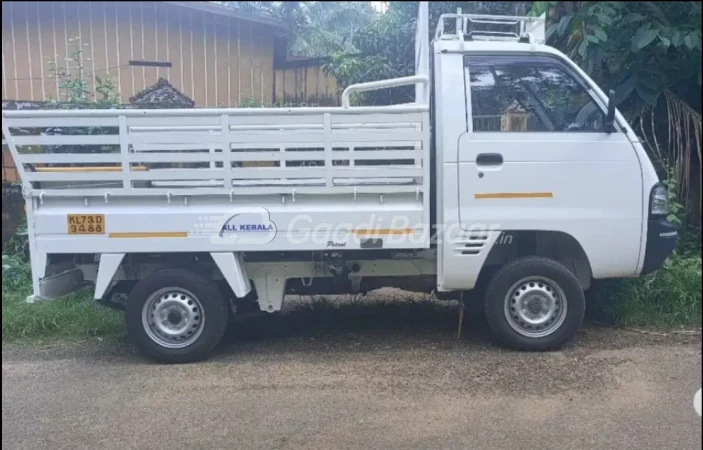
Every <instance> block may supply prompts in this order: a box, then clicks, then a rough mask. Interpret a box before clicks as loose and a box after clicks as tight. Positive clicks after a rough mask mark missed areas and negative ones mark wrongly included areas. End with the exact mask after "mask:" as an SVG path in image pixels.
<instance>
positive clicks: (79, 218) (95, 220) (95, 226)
mask: <svg viewBox="0 0 703 450" xmlns="http://www.w3.org/2000/svg"><path fill="white" fill-rule="evenodd" d="M68 234H105V215H104V214H69V215H68Z"/></svg>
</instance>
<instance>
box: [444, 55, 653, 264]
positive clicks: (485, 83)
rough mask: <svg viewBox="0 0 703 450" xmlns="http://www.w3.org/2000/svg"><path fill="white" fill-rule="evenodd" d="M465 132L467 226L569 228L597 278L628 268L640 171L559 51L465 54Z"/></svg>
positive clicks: (461, 159) (636, 244)
mask: <svg viewBox="0 0 703 450" xmlns="http://www.w3.org/2000/svg"><path fill="white" fill-rule="evenodd" d="M464 68H465V71H464V73H465V77H466V80H465V81H466V86H467V90H466V93H467V106H468V115H467V120H468V127H467V129H468V132H467V133H466V134H464V135H463V136H462V137H461V138H460V140H459V145H458V159H457V160H458V180H459V183H458V189H459V192H458V198H459V217H460V221H461V224H462V228H463V229H469V228H470V227H472V226H474V227H475V226H477V224H486V226H493V227H494V229H499V230H544V231H558V232H564V233H567V234H569V235H571V236H572V237H574V238H575V239H576V240H577V241H578V242H579V243H580V244H581V246H582V247H583V249H584V251H585V252H586V255H587V256H588V258H589V261H590V264H591V268H592V271H593V276H594V277H595V278H604V277H618V276H631V275H634V274H635V272H636V270H637V262H638V257H639V251H640V239H641V233H642V211H643V208H642V202H643V199H642V174H641V169H640V164H639V159H638V157H637V154H636V152H635V149H634V148H633V145H632V143H631V142H630V141H629V139H628V138H627V136H626V134H625V133H624V132H623V131H622V129H621V128H620V127H619V126H617V125H616V128H617V130H616V131H614V132H612V133H608V132H606V130H605V128H604V125H605V117H606V111H605V106H604V105H603V102H602V101H601V100H600V99H598V97H597V96H596V95H595V93H594V92H593V90H592V89H591V88H590V87H589V85H588V82H587V81H586V80H584V79H583V78H582V77H580V76H579V74H578V73H577V72H576V71H575V70H574V69H573V68H572V67H571V66H570V65H568V64H566V63H565V62H564V61H562V60H560V59H559V58H557V57H556V56H551V55H549V56H546V55H540V54H528V55H522V56H512V55H511V56H508V55H485V54H477V55H475V56H472V55H466V56H465V57H464Z"/></svg>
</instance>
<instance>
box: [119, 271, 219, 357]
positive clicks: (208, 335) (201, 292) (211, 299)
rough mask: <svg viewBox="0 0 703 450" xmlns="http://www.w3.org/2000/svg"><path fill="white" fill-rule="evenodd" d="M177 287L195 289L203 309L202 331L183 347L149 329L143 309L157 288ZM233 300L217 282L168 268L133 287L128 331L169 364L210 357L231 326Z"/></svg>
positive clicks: (144, 348) (148, 353) (149, 353)
mask: <svg viewBox="0 0 703 450" xmlns="http://www.w3.org/2000/svg"><path fill="white" fill-rule="evenodd" d="M169 287H175V288H180V289H184V290H186V291H188V292H190V293H192V294H193V295H194V296H195V297H196V298H197V300H198V302H199V303H200V305H201V306H202V309H203V311H202V312H203V317H204V318H205V319H204V322H203V323H202V325H201V326H202V327H203V329H202V332H201V333H200V335H199V336H198V337H197V339H195V340H194V341H193V342H192V343H190V344H189V345H188V346H186V347H182V348H168V347H165V346H163V345H161V344H159V343H158V342H156V341H155V340H154V339H152V338H151V337H150V336H149V334H148V333H147V331H146V328H145V326H144V325H143V322H142V310H143V309H144V307H145V303H146V302H147V301H148V299H149V298H150V297H151V296H152V295H153V294H154V293H155V292H157V291H159V290H160V289H164V288H169ZM228 320H229V303H228V301H227V300H226V299H225V298H224V297H223V296H222V293H221V292H220V290H219V289H218V288H217V286H216V285H215V283H213V282H212V281H211V280H208V279H207V278H204V277H202V276H200V275H197V274H195V273H193V272H190V271H188V270H184V269H165V270H161V271H158V272H155V273H153V274H152V275H151V276H149V277H148V278H145V279H144V280H142V281H140V282H139V283H138V284H137V285H136V286H135V287H134V289H133V290H132V292H131V293H130V295H129V299H128V300H127V306H126V309H125V324H126V326H127V333H128V335H129V336H130V339H131V340H132V342H133V343H134V345H135V346H137V347H138V348H139V350H141V351H142V353H143V354H144V355H146V356H148V357H149V358H152V359H154V360H156V361H158V362H162V363H169V364H182V363H190V362H196V361H202V360H204V359H206V358H207V357H208V356H209V355H210V353H211V352H212V350H213V349H214V348H215V347H216V346H217V344H219V343H220V341H221V340H222V337H223V336H224V334H225V331H226V329H227V322H228Z"/></svg>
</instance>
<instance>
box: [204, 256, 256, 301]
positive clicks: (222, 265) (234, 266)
mask: <svg viewBox="0 0 703 450" xmlns="http://www.w3.org/2000/svg"><path fill="white" fill-rule="evenodd" d="M210 256H212V260H213V261H215V264H217V267H218V268H219V269H220V272H221V273H222V276H223V277H224V278H225V280H227V283H228V284H229V287H230V288H231V289H232V292H234V295H236V296H237V297H239V298H244V297H246V295H247V294H248V293H249V292H251V283H249V277H248V276H247V273H246V269H245V268H244V261H243V260H242V254H241V253H232V252H228V253H215V252H213V253H210Z"/></svg>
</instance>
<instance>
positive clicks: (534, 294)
mask: <svg viewBox="0 0 703 450" xmlns="http://www.w3.org/2000/svg"><path fill="white" fill-rule="evenodd" d="M504 303H505V308H504V309H505V318H506V320H507V321H508V325H510V328H512V329H513V330H514V331H516V332H517V333H519V334H521V335H522V336H525V337H529V338H533V339H538V338H543V337H547V336H549V335H551V334H553V333H554V332H555V331H556V330H558V329H559V328H560V327H561V326H562V325H563V324H564V321H565V320H566V313H567V310H568V304H567V300H566V294H564V290H563V289H562V288H561V287H560V286H559V285H558V284H557V283H556V282H554V281H553V280H550V279H549V278H545V277H527V278H523V279H522V280H520V281H518V282H517V283H515V284H513V285H512V286H511V288H510V290H508V293H507V294H506V296H505V302H504Z"/></svg>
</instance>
